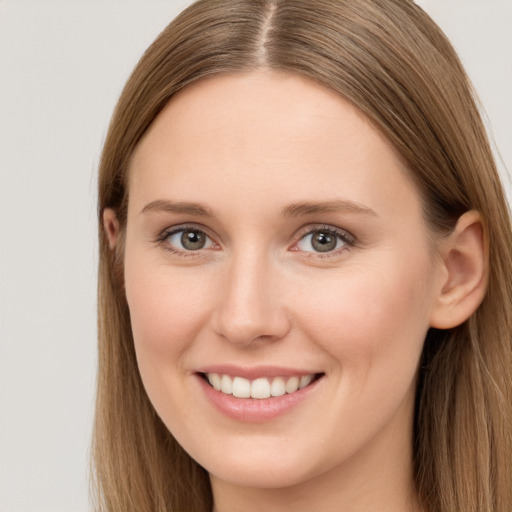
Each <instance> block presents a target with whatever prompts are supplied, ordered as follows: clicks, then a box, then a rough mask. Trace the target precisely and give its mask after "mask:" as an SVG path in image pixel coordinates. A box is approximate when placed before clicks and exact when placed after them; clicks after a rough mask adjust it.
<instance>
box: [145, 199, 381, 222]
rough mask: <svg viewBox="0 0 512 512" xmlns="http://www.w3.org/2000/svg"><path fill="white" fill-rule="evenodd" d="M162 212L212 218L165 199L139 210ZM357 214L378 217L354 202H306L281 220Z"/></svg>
mask: <svg viewBox="0 0 512 512" xmlns="http://www.w3.org/2000/svg"><path fill="white" fill-rule="evenodd" d="M149 212H163V213H175V214H186V215H194V216H196V217H213V213H212V210H211V209H210V208H208V207H207V206H204V205H202V204H200V203H189V202H174V201H168V200H165V199H157V200H155V201H151V202H150V203H148V204H147V205H146V206H144V208H142V210H141V212H140V213H141V214H142V213H149ZM339 212H348V213H357V214H364V215H371V216H373V217H378V214H377V213H376V212H375V210H372V209H371V208H368V207H367V206H364V205H362V204H359V203H355V202H354V201H341V200H337V201H325V202H306V203H294V204H290V205H288V206H286V207H285V208H283V210H282V211H281V217H283V218H285V219H286V218H295V217H300V216H307V215H316V214H319V213H339Z"/></svg>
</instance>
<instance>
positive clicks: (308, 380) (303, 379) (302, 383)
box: [213, 375, 313, 389]
mask: <svg viewBox="0 0 512 512" xmlns="http://www.w3.org/2000/svg"><path fill="white" fill-rule="evenodd" d="M312 380H313V375H303V376H302V377H301V378H300V384H299V389H302V388H305V387H306V386H308V385H309V384H311V381H312ZM213 387H215V386H213Z"/></svg>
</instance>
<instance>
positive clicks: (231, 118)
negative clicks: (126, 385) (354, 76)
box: [104, 71, 485, 512]
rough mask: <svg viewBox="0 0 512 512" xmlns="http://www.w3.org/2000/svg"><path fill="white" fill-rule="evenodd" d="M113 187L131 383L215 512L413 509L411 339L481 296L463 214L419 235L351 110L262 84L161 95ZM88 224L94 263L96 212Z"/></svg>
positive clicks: (249, 79)
mask: <svg viewBox="0 0 512 512" xmlns="http://www.w3.org/2000/svg"><path fill="white" fill-rule="evenodd" d="M129 191H130V196H129V207H128V220H127V226H126V239H125V244H126V245H125V289H126V297H127V301H128V305H129V308H130V315H131V322H132V330H133V336H134V341H135V349H136V353H137V360H138V364H139V369H140V373H141V376H142V379H143V382H144V386H145V388H146V390H147V393H148V396H149V398H150V400H151V402H152V403H153V405H154V407H155V409H156V411H157V412H158V414H159V415H160V417H161V418H162V420H163V421H164V423H165V424H166V426H167V427H168V428H169V430H170V431H171V432H172V434H173V435H174V436H175V438H176V439H177V440H178V442H179V443H180V444H181V445H182V446H183V447H184V449H185V450H186V451H187V452H188V453H189V454H190V455H191V456H192V457H193V458H194V459H195V460H197V461H198V462H199V463H200V464H201V465H202V466H203V467H205V468H206V469H207V471H208V472H209V474H210V479H211V483H212V489H213V493H214V501H215V511H216V512H234V511H241V510H243V511H245V512H251V511H256V510H265V511H270V512H280V511H285V510H294V511H299V512H300V511H311V510H315V511H318V512H322V511H329V512H331V511H333V510H340V511H341V510H343V511H350V512H356V511H357V512H363V511H364V512H372V511H379V512H382V511H393V512H406V511H407V512H411V511H415V510H421V507H420V506H419V503H418V500H417V496H416V493H415V491H414V486H413V481H412V466H411V464H412V462H411V461H412V450H411V445H412V421H413V407H414V395H415V386H416V379H417V371H418V362H419V358H420V355H421V351H422V347H423V342H424V339H425V335H426V333H427V330H428V329H429V328H430V327H432V326H433V327H439V328H448V327H452V326H455V325H458V324H459V323H461V322H463V321H464V320H465V319H466V318H467V317H468V316H469V315H470V314H471V313H472V312H473V311H474V310H475V309H476V307H477V306H478V304H479V302H480V301H481V299H482V296H483V293H484V290H485V254H484V251H483V249H482V247H483V236H482V227H481V222H480V219H479V216H478V214H476V213H475V212H468V213H467V214H465V215H464V216H462V217H461V219H459V222H458V224H457V227H456V229H455V231H454V232H453V233H452V234H451V235H450V236H447V237H443V239H442V240H441V239H437V238H436V237H435V235H434V234H433V233H432V232H431V231H430V230H429V228H428V227H427V226H426V224H425V221H424V218H423V215H422V205H421V200H420V197H419V194H418V192H417V190H416V189H415V186H414V185H413V184H412V182H411V180H410V179H409V178H408V176H407V170H406V169H405V167H404V165H403V164H402V162H401V160H400V158H399V157H398V155H397V154H396V152H395V151H394V149H393V148H392V146H391V145H390V144H389V143H388V141H387V140H386V139H385V138H384V137H383V136H382V135H381V134H380V133H379V132H378V131H377V130H376V129H375V128H374V127H373V126H372V125H371V124H370V123H369V122H368V121H367V120H366V119H365V118H364V117H363V116H362V114H361V113H360V112H359V111H358V110H357V109H355V108H354V107H353V106H351V105H350V104H349V103H348V102H346V101H345V100H343V99H342V98H341V97H340V96H339V95H337V94H335V93H334V92H332V91H329V90H328V89H326V88H323V87H321V86H320V85H318V84H315V83H314V82H312V81H309V80H307V79H304V78H300V77H298V76H293V75H287V74H279V73H276V72H270V71H254V72H251V73H248V74H241V75H222V76H216V77H213V78H209V79H206V80H203V81H200V82H198V83H196V84H194V85H192V86H189V87H187V88H186V89H184V90H183V91H181V92H180V93H178V94H177V95H176V96H175V97H174V98H173V99H172V100H171V101H170V102H169V104H168V105H167V107H166V108H165V109H164V110H163V112H162V113H161V114H160V115H159V116H158V117H157V119H156V120H155V122H154V123H153V124H152V126H151V127H150V129H149V130H148V132H147V133H146V134H145V136H144V138H143V140H142V141H141V143H140V144H139V145H138V147H137V149H136V151H135V153H134V156H133V160H132V162H131V167H130V181H129ZM104 223H105V229H106V232H107V235H108V237H109V240H110V245H111V247H112V248H114V247H115V245H116V242H117V238H118V235H119V224H118V222H117V219H116V215H115V212H114V211H113V210H110V209H107V210H106V211H105V214H104ZM205 373H206V374H210V376H211V374H212V373H218V374H227V375H229V376H230V377H232V378H234V377H237V376H240V377H245V378H246V379H247V380H248V381H249V382H253V381H254V380H256V378H263V379H264V380H265V382H268V383H269V384H271V383H272V381H273V379H275V378H276V377H277V376H283V377H284V378H285V380H287V379H289V378H291V376H294V375H297V376H298V377H301V376H302V377H304V376H306V375H311V376H312V377H314V378H313V382H312V383H311V384H309V385H306V387H304V389H302V390H298V391H296V392H295V393H296V394H295V393H294V392H291V393H290V394H286V395H284V398H283V397H269V398H263V399H262V398H237V397H234V396H232V395H229V394H227V391H229V390H224V391H225V392H224V393H223V391H222V390H220V391H219V390H216V389H214V388H213V387H211V386H210V385H209V384H207V383H206V380H205V378H204V374H205ZM212 378H213V377H212ZM240 382H242V381H240ZM292 391H293V390H292ZM290 397H291V398H290ZM287 398H290V401H289V402H285V400H284V399H287ZM273 401H274V402H273ZM273 403H274V404H283V403H286V404H291V405H290V406H288V405H287V406H282V405H277V406H274V405H272V404H273ZM219 404H220V405H219ZM254 404H257V405H256V406H254ZM276 411H277V412H276Z"/></svg>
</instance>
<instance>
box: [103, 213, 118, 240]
mask: <svg viewBox="0 0 512 512" xmlns="http://www.w3.org/2000/svg"><path fill="white" fill-rule="evenodd" d="M103 229H104V230H105V235H106V236H107V240H108V246H109V248H110V249H111V250H113V249H115V247H116V243H117V239H118V237H119V220H118V219H117V215H116V212H115V211H114V210H113V209H112V208H105V209H104V210H103Z"/></svg>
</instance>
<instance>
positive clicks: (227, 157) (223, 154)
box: [130, 71, 418, 207]
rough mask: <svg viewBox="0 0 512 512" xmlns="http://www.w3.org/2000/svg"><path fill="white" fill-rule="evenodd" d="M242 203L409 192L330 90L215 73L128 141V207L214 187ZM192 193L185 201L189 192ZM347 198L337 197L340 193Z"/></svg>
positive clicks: (292, 80)
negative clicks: (258, 197) (260, 198)
mask: <svg viewBox="0 0 512 512" xmlns="http://www.w3.org/2000/svg"><path fill="white" fill-rule="evenodd" d="M219 187H222V189H223V190H224V191H228V193H231V194H232V196H231V201H232V202H233V204H234V203H237V200H238V202H239V205H240V206H244V205H246V206H248V205H249V203H250V201H248V200H249V199H250V197H251V196H254V194H262V195H264V196H265V200H266V202H267V203H268V204H269V205H270V204H273V202H280V203H282V202H285V201H287V200H289V201H290V202H295V201H308V200H321V199H325V198H326V195H328V196H330V197H329V199H332V200H336V199H350V200H353V201H359V202H363V201H366V202H367V201H370V202H373V203H375V205H376V206H380V204H379V203H386V202H387V203H388V206H392V203H393V201H394V199H393V198H394V197H396V196H397V195H399V194H403V193H406V194H407V197H409V198H410V200H411V201H412V203H411V204H412V205H413V206H415V207H416V206H417V203H418V197H417V194H416V191H415V190H414V187H413V185H412V183H411V182H410V180H409V179H408V177H407V171H406V170H405V169H404V166H403V165H402V162H401V160H400V157H399V156H398V154H397V152H396V151H395V150H394V148H393V147H392V145H391V144H390V143H389V142H388V141H387V140H386V139H385V138H384V137H383V136H382V134H381V133H380V132H379V131H378V130H377V129H376V128H375V127H374V126H373V125H372V124H371V123H370V122H369V121H368V120H367V119H366V118H365V117H364V116H363V115H362V113H361V112H360V111H359V110H358V109H356V108H355V107H353V106H352V105H351V104H350V103H349V102H347V101H346V100H344V99H343V98H342V97H341V96H340V95H339V94H337V93H335V92H334V91H331V90H330V89H328V88H326V87H324V86H321V85H319V84H317V83H315V82H314V81H312V80H310V79H307V78H303V77H300V76H297V75H291V74H284V73H277V72H273V71H272V72H271V71H255V72H251V73H247V74H230V75H220V76H215V77H211V78H207V79H203V80H201V81H199V82H197V83H195V84H193V85H191V86H188V87H186V88H185V89H183V90H182V91H180V92H179V93H177V94H176V95H175V96H174V97H173V98H172V99H171V100H170V102H169V103H168V105H167V106H166V107H165V108H164V110H163V111H162V112H161V113H160V114H159V116H158V117H157V118H156V120H155V121H154V122H153V124H152V125H151V127H150V128H149V130H148V131H147V133H146V134H145V136H144V138H143V139H142V141H141V142H140V144H139V145H138V147H137V149H136V151H135V153H134V155H133V159H132V165H131V169H130V203H133V202H137V203H142V202H144V201H146V202H149V201H150V200H154V199H155V198H156V196H159V195H162V194H163V195H170V196H171V197H172V198H174V199H176V200H182V201H185V200H192V199H193V200H195V201H198V202H203V201H210V200H212V198H213V195H214V193H218V190H217V189H218V188H219ZM191 195H192V196H194V197H190V196H191ZM347 195H348V196H350V197H345V196H347Z"/></svg>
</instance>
